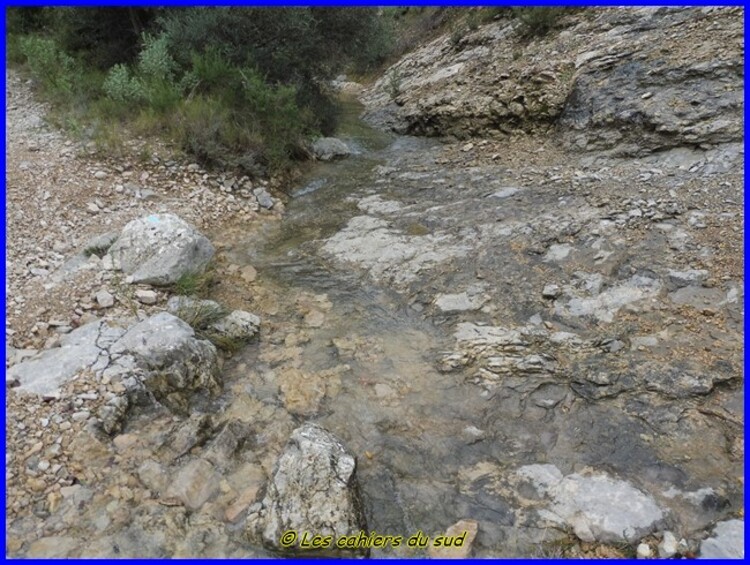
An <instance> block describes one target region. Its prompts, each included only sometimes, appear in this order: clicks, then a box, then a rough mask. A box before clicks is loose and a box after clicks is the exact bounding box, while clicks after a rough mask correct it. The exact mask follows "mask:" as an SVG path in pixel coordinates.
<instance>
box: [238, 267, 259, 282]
mask: <svg viewBox="0 0 750 565" xmlns="http://www.w3.org/2000/svg"><path fill="white" fill-rule="evenodd" d="M257 276H258V271H256V270H255V267H253V266H252V265H245V266H244V267H242V268H241V269H240V277H242V280H244V281H245V282H248V283H251V282H253V281H255V277H257Z"/></svg>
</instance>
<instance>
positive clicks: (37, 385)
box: [5, 321, 103, 396]
mask: <svg viewBox="0 0 750 565" xmlns="http://www.w3.org/2000/svg"><path fill="white" fill-rule="evenodd" d="M101 328H102V322H100V321H97V322H92V323H90V324H86V325H85V326H81V327H80V328H78V329H76V330H73V331H72V332H70V333H69V334H67V335H64V336H63V337H62V338H61V340H60V347H57V348H54V349H48V350H46V351H43V352H41V353H40V354H39V355H37V356H36V357H34V358H32V359H29V360H27V361H23V362H22V363H18V364H17V365H14V366H13V367H11V368H10V369H9V370H8V371H7V372H6V374H5V382H6V384H9V383H18V388H19V390H23V391H25V392H30V393H34V394H39V395H43V396H44V395H51V394H55V393H56V392H57V391H58V389H59V387H61V386H62V385H63V384H65V383H66V382H67V381H68V380H70V379H71V378H73V377H74V376H75V375H76V374H78V373H79V372H81V371H84V370H86V369H90V368H91V367H92V366H93V365H94V364H95V363H96V362H97V361H98V360H99V356H100V355H101V354H102V353H103V352H102V349H101V348H99V347H98V346H97V344H96V341H97V339H98V337H99V332H100V330H101Z"/></svg>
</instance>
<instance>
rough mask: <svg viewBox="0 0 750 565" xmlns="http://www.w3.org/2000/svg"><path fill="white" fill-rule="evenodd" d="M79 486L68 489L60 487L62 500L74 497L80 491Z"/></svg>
mask: <svg viewBox="0 0 750 565" xmlns="http://www.w3.org/2000/svg"><path fill="white" fill-rule="evenodd" d="M81 488H83V487H81V485H71V486H69V487H62V488H61V489H60V494H61V495H62V497H63V498H71V497H73V496H75V495H76V493H77V492H78V491H80V490H81Z"/></svg>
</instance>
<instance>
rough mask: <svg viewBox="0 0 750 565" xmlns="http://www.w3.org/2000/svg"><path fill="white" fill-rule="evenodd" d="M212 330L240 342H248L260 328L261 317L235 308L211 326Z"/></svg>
mask: <svg viewBox="0 0 750 565" xmlns="http://www.w3.org/2000/svg"><path fill="white" fill-rule="evenodd" d="M209 330H211V331H212V332H214V333H216V334H218V335H220V336H222V337H225V338H228V339H231V340H234V341H239V342H242V343H244V342H247V341H249V340H250V339H252V338H253V337H254V336H255V335H256V334H257V333H258V331H259V330H260V318H259V317H258V316H256V315H255V314H251V313H250V312H245V311H244V310H234V311H233V312H231V313H230V314H229V315H227V316H224V317H223V318H221V319H220V320H219V321H217V322H214V323H213V324H211V325H210V326H209Z"/></svg>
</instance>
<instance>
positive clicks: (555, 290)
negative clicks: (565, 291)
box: [542, 284, 562, 298]
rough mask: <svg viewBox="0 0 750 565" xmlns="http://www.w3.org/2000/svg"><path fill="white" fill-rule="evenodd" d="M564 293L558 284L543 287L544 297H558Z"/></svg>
mask: <svg viewBox="0 0 750 565" xmlns="http://www.w3.org/2000/svg"><path fill="white" fill-rule="evenodd" d="M561 293H562V290H561V289H560V287H559V286H558V285H556V284H548V285H546V286H545V287H544V288H543V289H542V298H557V297H558V296H560V294H561Z"/></svg>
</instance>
